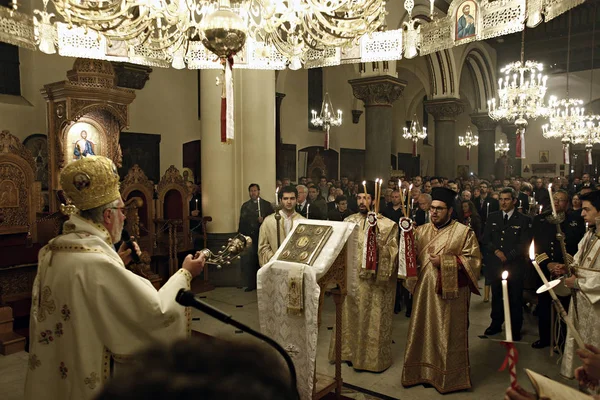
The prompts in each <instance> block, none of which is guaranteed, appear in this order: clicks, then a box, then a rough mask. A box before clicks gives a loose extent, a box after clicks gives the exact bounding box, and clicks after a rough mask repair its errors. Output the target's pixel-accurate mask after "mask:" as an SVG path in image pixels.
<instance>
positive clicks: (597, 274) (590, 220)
mask: <svg viewBox="0 0 600 400" xmlns="http://www.w3.org/2000/svg"><path fill="white" fill-rule="evenodd" d="M581 203H582V204H581V208H582V212H581V216H582V217H583V218H584V219H585V222H586V223H587V224H589V227H590V229H589V230H588V231H587V232H586V234H585V235H584V236H583V239H582V240H581V242H579V250H578V251H577V254H575V257H574V261H573V271H572V272H573V273H572V275H571V276H569V277H568V278H564V283H565V286H567V287H568V288H569V289H574V293H575V294H574V295H573V299H572V301H571V305H570V307H569V313H568V315H569V317H570V318H571V319H572V324H569V323H568V322H567V325H569V326H568V332H567V339H566V344H565V350H564V356H563V359H562V367H561V374H562V375H563V376H566V377H568V378H572V377H573V371H574V368H575V367H577V366H578V365H577V362H578V358H577V357H576V353H575V351H576V350H577V348H581V345H582V343H577V342H578V341H579V340H576V338H577V336H579V335H580V336H581V339H582V340H583V342H584V343H586V344H591V345H593V346H596V347H600V329H598V327H599V326H600V240H598V234H599V233H600V232H598V231H597V221H598V219H599V218H600V191H597V190H596V191H592V192H590V193H586V194H582V195H581ZM558 269H559V271H558V273H559V274H565V273H568V272H569V271H567V270H566V268H565V267H564V265H559V268H558Z"/></svg>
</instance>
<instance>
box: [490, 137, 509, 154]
mask: <svg viewBox="0 0 600 400" xmlns="http://www.w3.org/2000/svg"><path fill="white" fill-rule="evenodd" d="M494 149H495V150H496V153H500V156H505V155H506V153H508V151H509V150H510V144H508V142H505V141H504V139H500V141H499V142H496V143H494Z"/></svg>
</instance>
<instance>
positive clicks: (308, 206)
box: [306, 203, 310, 219]
mask: <svg viewBox="0 0 600 400" xmlns="http://www.w3.org/2000/svg"><path fill="white" fill-rule="evenodd" d="M309 215H310V203H308V204H307V205H306V219H309Z"/></svg>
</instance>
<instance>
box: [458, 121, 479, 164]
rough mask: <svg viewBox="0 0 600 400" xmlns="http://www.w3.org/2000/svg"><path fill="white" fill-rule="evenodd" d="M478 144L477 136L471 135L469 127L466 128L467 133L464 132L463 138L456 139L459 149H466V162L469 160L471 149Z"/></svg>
mask: <svg viewBox="0 0 600 400" xmlns="http://www.w3.org/2000/svg"><path fill="white" fill-rule="evenodd" d="M478 144H479V136H477V135H473V132H472V131H471V127H470V126H469V127H467V131H466V132H465V136H459V137H458V145H459V146H461V147H466V148H467V161H469V159H470V154H471V147H473V146H477V145H478Z"/></svg>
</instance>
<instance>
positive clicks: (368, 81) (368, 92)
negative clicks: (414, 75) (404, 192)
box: [348, 75, 406, 181]
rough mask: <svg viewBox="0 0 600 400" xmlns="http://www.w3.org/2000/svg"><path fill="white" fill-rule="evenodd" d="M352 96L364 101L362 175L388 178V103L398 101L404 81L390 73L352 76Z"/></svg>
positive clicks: (373, 177) (390, 112)
mask: <svg viewBox="0 0 600 400" xmlns="http://www.w3.org/2000/svg"><path fill="white" fill-rule="evenodd" d="M348 83H350V85H352V92H353V93H354V97H356V98H357V99H359V100H362V101H363V103H364V104H365V178H366V179H371V180H373V179H375V178H383V180H384V181H386V180H387V179H388V178H389V177H390V165H391V164H390V154H391V153H392V127H393V111H392V104H393V103H394V102H395V101H396V100H398V98H399V97H400V95H402V91H403V90H404V88H405V87H406V82H405V81H403V80H401V79H398V78H396V77H393V76H390V75H380V76H371V77H368V78H360V79H352V80H349V81H348Z"/></svg>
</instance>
